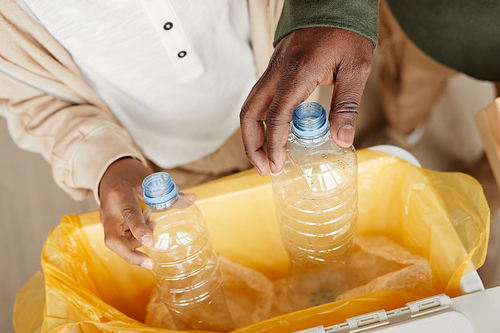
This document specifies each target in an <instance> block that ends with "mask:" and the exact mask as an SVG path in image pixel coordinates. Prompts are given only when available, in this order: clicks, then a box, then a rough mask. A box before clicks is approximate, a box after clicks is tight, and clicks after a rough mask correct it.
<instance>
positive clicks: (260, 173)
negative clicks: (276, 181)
mask: <svg viewBox="0 0 500 333" xmlns="http://www.w3.org/2000/svg"><path fill="white" fill-rule="evenodd" d="M254 168H255V170H257V173H258V174H259V175H261V176H262V172H261V171H260V169H259V168H257V166H256V165H254Z"/></svg>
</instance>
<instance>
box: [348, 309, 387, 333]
mask: <svg viewBox="0 0 500 333" xmlns="http://www.w3.org/2000/svg"><path fill="white" fill-rule="evenodd" d="M347 324H348V325H349V332H353V333H354V332H362V331H365V330H369V329H372V328H374V327H378V326H382V325H386V324H389V319H388V318H387V312H385V311H384V310H380V311H376V312H371V313H368V314H365V315H362V316H357V317H353V318H349V319H347Z"/></svg>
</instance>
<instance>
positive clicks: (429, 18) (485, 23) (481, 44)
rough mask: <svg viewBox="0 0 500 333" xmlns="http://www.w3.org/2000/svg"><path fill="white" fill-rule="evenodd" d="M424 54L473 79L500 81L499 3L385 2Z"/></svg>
mask: <svg viewBox="0 0 500 333" xmlns="http://www.w3.org/2000/svg"><path fill="white" fill-rule="evenodd" d="M387 3H388V4H389V7H390V8H391V11H392V12H393V14H394V16H395V17H396V19H397V20H398V22H399V24H400V25H401V27H402V28H403V30H404V32H405V33H406V34H407V35H408V37H409V38H410V39H411V40H412V41H413V42H414V43H415V44H416V45H417V46H418V47H419V48H420V49H421V50H422V51H424V52H425V53H426V54H427V55H429V56H430V57H431V58H433V59H435V60H437V61H439V62H440V63H442V64H444V65H446V66H448V67H451V68H453V69H456V70H457V71H460V72H462V73H465V74H467V75H470V76H472V77H475V78H478V79H483V80H488V81H500V1H499V0H387Z"/></svg>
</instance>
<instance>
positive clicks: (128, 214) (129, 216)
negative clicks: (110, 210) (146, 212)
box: [122, 207, 138, 222]
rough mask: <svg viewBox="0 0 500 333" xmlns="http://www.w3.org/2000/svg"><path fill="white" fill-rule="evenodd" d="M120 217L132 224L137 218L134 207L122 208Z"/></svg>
mask: <svg viewBox="0 0 500 333" xmlns="http://www.w3.org/2000/svg"><path fill="white" fill-rule="evenodd" d="M122 217H123V219H124V220H125V221H127V222H133V221H134V220H135V219H137V217H138V212H137V210H136V209H135V208H134V207H124V208H123V209H122Z"/></svg>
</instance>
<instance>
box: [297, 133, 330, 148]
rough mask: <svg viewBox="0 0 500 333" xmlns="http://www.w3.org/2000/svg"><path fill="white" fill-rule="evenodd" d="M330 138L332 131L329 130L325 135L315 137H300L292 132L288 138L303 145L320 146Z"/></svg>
mask: <svg viewBox="0 0 500 333" xmlns="http://www.w3.org/2000/svg"><path fill="white" fill-rule="evenodd" d="M330 139H331V136H330V131H327V132H326V133H325V134H323V136H320V137H319V138H314V139H307V138H300V137H298V136H296V135H295V134H293V133H292V134H291V135H290V138H289V139H288V140H289V141H290V142H293V143H295V144H297V145H299V146H302V147H318V146H320V145H322V144H323V143H325V142H327V141H328V140H330Z"/></svg>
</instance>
